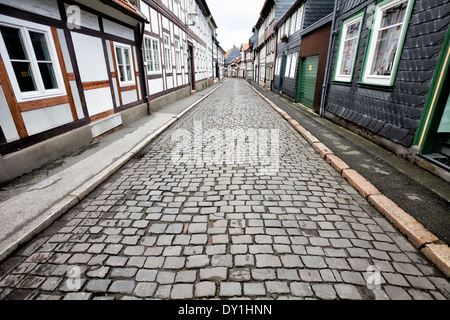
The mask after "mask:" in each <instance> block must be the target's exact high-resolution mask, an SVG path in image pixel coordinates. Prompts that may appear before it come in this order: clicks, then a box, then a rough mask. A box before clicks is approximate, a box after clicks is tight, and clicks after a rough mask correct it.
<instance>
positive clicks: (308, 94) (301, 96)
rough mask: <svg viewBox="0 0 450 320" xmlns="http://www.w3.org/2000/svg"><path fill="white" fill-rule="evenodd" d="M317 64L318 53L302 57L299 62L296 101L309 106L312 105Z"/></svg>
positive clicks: (311, 106)
mask: <svg viewBox="0 0 450 320" xmlns="http://www.w3.org/2000/svg"><path fill="white" fill-rule="evenodd" d="M318 65H319V56H318V55H316V56H310V57H305V58H302V60H301V62H300V72H299V79H298V90H297V101H298V102H300V103H302V104H304V105H305V106H308V107H310V108H313V107H314V95H315V93H316V81H317V66H318Z"/></svg>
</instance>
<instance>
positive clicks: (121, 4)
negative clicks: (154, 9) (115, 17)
mask: <svg viewBox="0 0 450 320" xmlns="http://www.w3.org/2000/svg"><path fill="white" fill-rule="evenodd" d="M103 2H105V3H107V4H109V5H111V6H113V7H116V8H117V9H119V8H121V9H122V11H125V12H128V13H129V14H131V15H133V16H135V17H137V18H139V19H140V20H144V21H148V20H147V17H146V16H145V15H144V14H143V13H142V12H141V11H140V10H139V9H138V8H137V7H136V6H135V5H134V4H133V3H134V1H133V0H131V1H129V0H103Z"/></svg>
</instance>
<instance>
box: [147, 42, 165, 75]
mask: <svg viewBox="0 0 450 320" xmlns="http://www.w3.org/2000/svg"><path fill="white" fill-rule="evenodd" d="M145 58H146V60H147V72H160V71H161V62H160V59H159V41H158V40H155V39H151V38H147V37H145Z"/></svg>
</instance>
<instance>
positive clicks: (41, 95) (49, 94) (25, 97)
mask: <svg viewBox="0 0 450 320" xmlns="http://www.w3.org/2000/svg"><path fill="white" fill-rule="evenodd" d="M0 21H1V22H0V24H1V25H3V26H5V27H10V28H15V29H19V30H20V35H21V38H22V41H23V46H24V50H25V52H26V54H27V55H28V60H29V61H30V67H31V71H32V72H33V75H34V80H35V85H36V87H37V90H36V91H32V92H22V91H21V90H20V87H19V82H18V81H17V79H16V76H15V72H14V68H13V66H12V63H11V60H10V58H9V54H8V50H7V49H6V45H5V42H4V41H3V37H2V36H0V54H1V56H2V58H3V62H4V64H5V68H6V72H7V74H8V78H9V79H10V82H11V86H12V88H13V91H14V94H15V96H16V100H17V102H19V103H20V102H27V101H33V100H41V99H47V98H53V97H59V96H65V95H67V92H66V87H65V85H64V78H63V76H62V72H61V66H60V64H59V59H58V54H57V52H56V47H55V45H54V39H53V35H52V31H51V28H50V27H48V26H44V25H41V24H37V23H32V22H28V21H24V20H20V19H16V18H11V17H8V16H4V15H0ZM27 31H33V32H37V33H42V34H44V36H45V40H46V44H47V49H48V53H49V55H50V59H51V61H52V66H53V72H54V75H55V80H56V84H57V86H58V88H57V89H45V87H44V84H43V82H42V77H41V76H40V75H41V73H40V71H39V66H38V62H37V58H36V55H35V54H34V49H33V46H32V43H31V39H30V37H29V34H28V32H27Z"/></svg>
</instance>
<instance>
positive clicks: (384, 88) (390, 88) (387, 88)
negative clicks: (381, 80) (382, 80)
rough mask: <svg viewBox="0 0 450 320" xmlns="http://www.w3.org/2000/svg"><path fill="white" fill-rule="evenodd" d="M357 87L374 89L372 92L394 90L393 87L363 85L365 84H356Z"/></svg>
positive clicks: (371, 84)
mask: <svg viewBox="0 0 450 320" xmlns="http://www.w3.org/2000/svg"><path fill="white" fill-rule="evenodd" d="M358 87H361V88H367V89H374V90H381V91H392V90H393V88H394V86H393V85H383V84H373V83H365V82H358Z"/></svg>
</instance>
